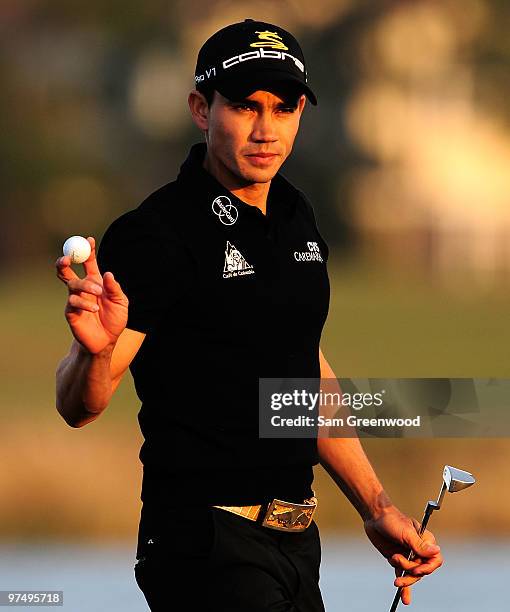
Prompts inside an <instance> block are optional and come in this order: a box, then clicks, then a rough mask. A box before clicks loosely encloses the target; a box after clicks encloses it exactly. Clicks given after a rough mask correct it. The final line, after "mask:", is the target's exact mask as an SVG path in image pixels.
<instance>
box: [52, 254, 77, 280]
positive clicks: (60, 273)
mask: <svg viewBox="0 0 510 612" xmlns="http://www.w3.org/2000/svg"><path fill="white" fill-rule="evenodd" d="M55 268H56V269H57V277H58V278H59V279H60V280H61V281H62V282H63V283H65V284H66V285H67V283H68V282H69V281H70V280H72V279H74V278H78V275H77V274H76V272H75V271H74V270H73V269H72V268H71V258H70V257H69V256H68V255H64V256H63V257H59V258H58V259H57V261H56V262H55Z"/></svg>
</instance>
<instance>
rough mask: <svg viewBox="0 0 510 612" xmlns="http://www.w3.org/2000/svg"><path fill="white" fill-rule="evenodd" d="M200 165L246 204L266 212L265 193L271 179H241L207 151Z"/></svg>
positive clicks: (267, 190) (266, 193) (267, 191)
mask: <svg viewBox="0 0 510 612" xmlns="http://www.w3.org/2000/svg"><path fill="white" fill-rule="evenodd" d="M202 165H203V167H204V168H205V170H207V172H209V174H212V176H214V178H215V179H216V180H217V181H218V182H220V183H221V184H222V185H223V186H224V187H225V188H226V189H228V190H229V191H231V192H232V193H233V194H234V195H235V196H236V197H237V198H239V199H240V200H242V201H243V202H246V204H250V205H251V206H256V207H257V208H259V209H260V210H261V211H262V212H263V213H264V214H266V206H267V195H268V193H269V187H270V185H271V181H268V182H267V183H247V182H245V181H242V180H241V179H240V178H239V177H238V176H236V175H235V174H232V172H230V171H229V170H228V168H226V167H225V165H224V164H222V163H221V162H220V161H218V160H216V159H214V158H211V157H210V156H209V155H208V153H207V152H206V154H205V157H204V161H203V164H202Z"/></svg>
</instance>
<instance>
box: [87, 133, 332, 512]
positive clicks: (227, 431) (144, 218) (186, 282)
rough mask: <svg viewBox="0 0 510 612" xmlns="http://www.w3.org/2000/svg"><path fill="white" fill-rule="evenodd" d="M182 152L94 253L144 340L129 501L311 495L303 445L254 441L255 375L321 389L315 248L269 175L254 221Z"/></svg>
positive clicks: (252, 210)
mask: <svg viewBox="0 0 510 612" xmlns="http://www.w3.org/2000/svg"><path fill="white" fill-rule="evenodd" d="M205 152H206V145H205V143H199V144H195V145H193V146H192V147H191V150H190V152H189V155H188V157H187V159H186V160H185V161H184V163H183V164H182V166H181V169H180V173H179V175H178V177H177V179H176V180H175V181H172V182H170V183H168V184H166V185H164V186H163V187H161V188H160V189H158V190H157V191H155V192H154V193H152V194H151V195H150V196H149V197H148V198H147V199H146V200H144V201H143V202H142V203H141V204H140V206H138V208H136V209H134V210H130V211H129V212H126V213H125V214H123V215H122V216H120V217H119V218H117V219H116V220H115V221H113V223H112V224H111V225H110V226H109V227H108V229H107V230H106V232H105V234H104V236H103V238H102V241H101V244H100V247H99V249H98V264H99V269H100V271H101V273H104V272H106V271H107V270H110V271H112V272H113V273H114V275H115V277H116V279H117V280H118V281H119V282H120V284H121V286H122V288H123V290H124V291H125V293H126V295H127V296H128V298H129V315H128V324H127V327H129V328H130V329H134V330H138V331H141V332H144V333H146V334H147V335H146V337H145V340H144V342H143V344H142V346H141V348H140V350H139V351H138V353H137V355H136V357H135V358H134V360H133V361H132V363H131V365H130V370H131V373H132V375H133V379H134V382H135V388H136V392H137V394H138V397H139V398H140V400H141V402H142V405H141V409H140V412H139V414H138V420H139V423H140V427H141V431H142V434H143V436H144V442H143V445H142V448H141V450H140V455H139V456H140V460H141V461H142V463H143V466H144V476H143V484H142V500H143V501H144V503H151V502H154V503H162V502H163V501H164V500H169V501H172V500H176V499H183V496H184V497H185V498H186V499H188V500H193V501H196V502H198V503H207V504H224V505H226V504H229V505H244V504H253V503H260V502H261V501H265V500H266V499H272V498H273V497H277V498H280V499H287V500H289V501H301V500H302V499H303V498H305V497H307V496H309V495H311V483H312V479H313V471H312V466H313V465H314V464H316V463H317V462H318V456H317V441H316V439H260V438H259V437H258V380H259V377H286V376H289V377H317V378H318V377H320V365H319V341H320V337H321V332H322V328H323V325H324V322H325V320H326V317H327V313H328V307H329V280H328V274H327V268H326V261H327V257H328V247H327V245H326V243H325V242H324V240H323V238H322V236H321V235H320V233H319V231H318V229H317V225H316V222H315V218H314V213H313V208H312V206H311V204H310V203H309V201H308V200H307V198H306V197H305V196H304V194H303V193H302V192H301V191H299V190H298V189H296V188H295V187H294V186H292V185H291V184H290V182H289V181H288V180H287V179H286V178H284V176H283V175H282V174H281V173H278V174H277V175H276V176H275V177H274V178H273V180H272V181H271V186H270V190H269V195H268V200H267V209H266V213H267V214H266V215H264V213H262V211H261V210H260V209H258V208H257V207H256V206H251V205H249V204H246V203H245V202H243V201H241V200H240V199H238V198H237V197H236V196H235V195H234V194H232V193H231V192H230V191H228V190H227V189H225V187H223V186H222V185H221V184H220V183H219V182H218V181H217V180H216V179H215V178H214V177H213V176H212V175H211V174H209V173H208V172H207V171H206V170H205V169H204V168H203V166H202V162H203V159H204V155H205Z"/></svg>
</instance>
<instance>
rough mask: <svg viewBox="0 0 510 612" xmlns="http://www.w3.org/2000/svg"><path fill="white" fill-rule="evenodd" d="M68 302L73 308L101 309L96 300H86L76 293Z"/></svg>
mask: <svg viewBox="0 0 510 612" xmlns="http://www.w3.org/2000/svg"><path fill="white" fill-rule="evenodd" d="M67 303H68V305H69V306H70V307H71V308H72V309H73V310H88V311H89V312H97V311H98V310H99V306H98V305H97V304H96V302H92V301H90V300H86V299H85V298H82V297H80V296H79V295H76V294H74V293H73V294H71V295H70V296H69V299H68V300H67Z"/></svg>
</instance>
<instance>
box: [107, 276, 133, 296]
mask: <svg viewBox="0 0 510 612" xmlns="http://www.w3.org/2000/svg"><path fill="white" fill-rule="evenodd" d="M103 289H104V292H105V293H106V294H107V295H108V297H109V298H110V299H111V300H115V299H119V300H120V299H122V300H127V296H126V295H125V294H124V292H123V291H122V287H121V286H120V283H119V282H117V281H116V280H115V278H114V276H113V272H105V273H104V275H103Z"/></svg>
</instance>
